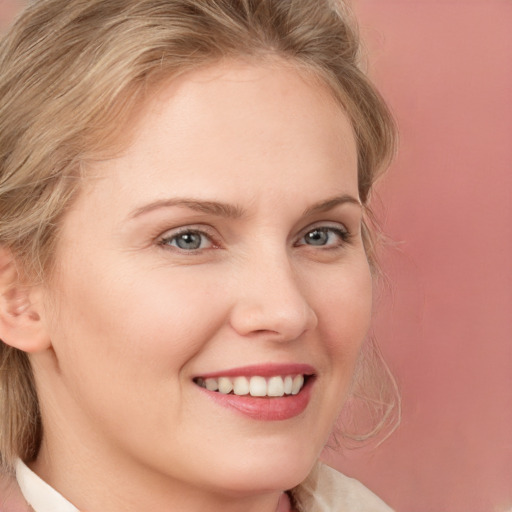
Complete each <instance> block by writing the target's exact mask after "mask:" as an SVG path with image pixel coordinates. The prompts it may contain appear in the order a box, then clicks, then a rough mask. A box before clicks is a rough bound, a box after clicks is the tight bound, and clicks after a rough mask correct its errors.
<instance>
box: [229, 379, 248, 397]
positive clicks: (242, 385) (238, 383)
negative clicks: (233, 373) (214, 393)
mask: <svg viewBox="0 0 512 512" xmlns="http://www.w3.org/2000/svg"><path fill="white" fill-rule="evenodd" d="M233 393H235V395H248V394H249V381H248V380H247V377H235V379H234V380H233Z"/></svg>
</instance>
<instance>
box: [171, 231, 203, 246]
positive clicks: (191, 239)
mask: <svg viewBox="0 0 512 512" xmlns="http://www.w3.org/2000/svg"><path fill="white" fill-rule="evenodd" d="M176 245H177V246H178V247H179V248H180V249H199V247H201V236H200V235H198V234H197V233H183V234H182V235H180V236H179V237H178V239H177V240H176Z"/></svg>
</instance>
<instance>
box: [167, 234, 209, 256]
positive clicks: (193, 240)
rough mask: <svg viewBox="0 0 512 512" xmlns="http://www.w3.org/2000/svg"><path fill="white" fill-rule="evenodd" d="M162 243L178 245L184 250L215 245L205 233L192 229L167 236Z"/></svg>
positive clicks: (195, 249)
mask: <svg viewBox="0 0 512 512" xmlns="http://www.w3.org/2000/svg"><path fill="white" fill-rule="evenodd" d="M160 243H161V245H170V246H171V247H176V248H178V249H181V250H182V251H197V250H198V249H207V248H209V247H211V246H212V245H213V244H212V242H211V240H210V238H209V237H208V236H207V235H206V234H205V233H202V232H201V231H192V230H188V231H182V232H181V233H177V234H175V235H173V236H169V237H165V238H163V239H162V241H161V242H160Z"/></svg>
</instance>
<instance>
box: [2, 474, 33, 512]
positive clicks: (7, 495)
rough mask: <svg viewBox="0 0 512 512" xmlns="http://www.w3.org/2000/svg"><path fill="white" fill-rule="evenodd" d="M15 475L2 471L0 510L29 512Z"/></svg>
mask: <svg viewBox="0 0 512 512" xmlns="http://www.w3.org/2000/svg"><path fill="white" fill-rule="evenodd" d="M29 510H30V509H29V507H28V505H27V503H26V501H25V500H24V499H23V496H22V494H21V491H20V489H19V487H18V484H17V483H16V478H15V477H14V476H13V475H10V474H6V473H2V472H0V512H29Z"/></svg>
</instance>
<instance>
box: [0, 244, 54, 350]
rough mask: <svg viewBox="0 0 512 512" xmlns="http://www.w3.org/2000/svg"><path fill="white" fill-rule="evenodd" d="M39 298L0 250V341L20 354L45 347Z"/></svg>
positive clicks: (6, 252)
mask: <svg viewBox="0 0 512 512" xmlns="http://www.w3.org/2000/svg"><path fill="white" fill-rule="evenodd" d="M39 295H40V294H39V293H38V290H37V288H36V287H35V286H29V285H27V284H25V283H23V282H22V280H21V279H20V276H19V272H18V269H17V267H16V263H15V260H14V258H13V256H12V253H11V252H10V251H9V250H7V249H5V248H2V247H0V340H2V341H3V342H4V343H6V344H7V345H10V346H12V347H15V348H17V349H19V350H23V351H24V352H40V351H42V350H45V349H47V348H49V346H50V340H49V337H48V334H47V332H46V328H45V325H44V322H43V321H42V318H41V311H40V308H41V307H42V304H41V301H40V300H39Z"/></svg>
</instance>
